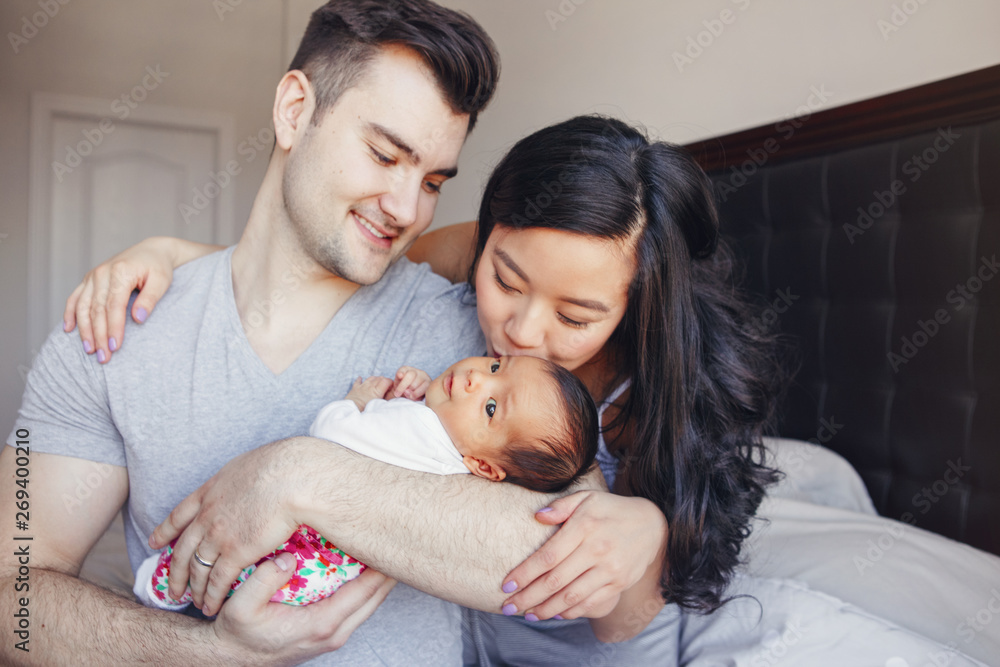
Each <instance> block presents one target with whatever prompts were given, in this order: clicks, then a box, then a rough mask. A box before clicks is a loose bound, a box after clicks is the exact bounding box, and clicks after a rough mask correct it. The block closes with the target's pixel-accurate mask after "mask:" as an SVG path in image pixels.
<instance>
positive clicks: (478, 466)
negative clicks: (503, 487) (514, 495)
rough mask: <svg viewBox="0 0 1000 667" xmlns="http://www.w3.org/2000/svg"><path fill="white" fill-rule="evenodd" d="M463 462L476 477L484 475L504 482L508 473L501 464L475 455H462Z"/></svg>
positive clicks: (489, 478)
mask: <svg viewBox="0 0 1000 667" xmlns="http://www.w3.org/2000/svg"><path fill="white" fill-rule="evenodd" d="M462 463H464V464H465V467H466V468H468V469H469V472H471V473H472V474H473V475H475V476H476V477H482V478H483V479H488V480H490V481H491V482H502V481H503V479H504V477H506V476H507V473H506V472H504V470H503V468H501V467H500V466H498V465H496V464H495V463H490V462H489V461H486V460H483V459H477V458H476V457H475V456H469V455H468V454H466V455H465V456H463V457H462Z"/></svg>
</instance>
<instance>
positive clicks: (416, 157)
mask: <svg viewBox="0 0 1000 667" xmlns="http://www.w3.org/2000/svg"><path fill="white" fill-rule="evenodd" d="M368 129H369V130H370V131H371V132H373V133H375V134H377V135H379V136H380V137H382V138H383V139H385V140H386V141H388V142H389V143H390V144H392V145H393V146H395V147H396V148H398V149H399V150H401V151H402V152H403V153H404V154H406V157H408V158H409V159H410V162H412V163H413V164H415V165H417V166H420V162H421V157H420V153H418V152H417V151H416V149H415V148H413V146H411V145H410V144H408V143H406V141H405V140H404V139H403V138H402V137H401V136H399V135H398V134H396V133H395V132H393V131H392V130H390V129H389V128H387V127H386V126H384V125H379V124H378V123H368ZM431 173H432V174H436V175H439V176H444V177H445V178H454V177H455V176H457V175H458V167H448V168H446V169H435V170H434V171H432V172H431Z"/></svg>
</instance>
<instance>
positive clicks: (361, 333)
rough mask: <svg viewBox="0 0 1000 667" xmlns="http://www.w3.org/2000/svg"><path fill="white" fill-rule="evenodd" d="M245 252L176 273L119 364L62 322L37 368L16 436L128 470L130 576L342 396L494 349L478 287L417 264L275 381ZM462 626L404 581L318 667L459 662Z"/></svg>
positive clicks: (270, 309)
mask: <svg viewBox="0 0 1000 667" xmlns="http://www.w3.org/2000/svg"><path fill="white" fill-rule="evenodd" d="M232 251H233V249H232V248H229V249H227V250H225V251H222V252H218V253H214V254H212V255H209V256H207V257H203V258H201V259H199V260H196V261H194V262H191V263H189V264H186V265H184V266H182V267H181V268H179V269H178V270H177V271H176V273H175V275H174V282H173V285H172V286H171V288H170V290H168V292H167V294H166V295H165V296H164V297H163V299H162V300H161V301H160V303H159V304H158V305H157V308H156V312H155V314H153V315H152V316H151V317H150V318H149V320H148V321H147V322H146V323H145V324H143V325H142V326H137V325H134V324H133V323H131V322H130V323H129V324H128V325H127V332H126V342H125V345H123V347H122V349H121V350H119V351H118V352H116V353H115V355H114V357H113V358H112V360H111V361H110V362H109V363H108V364H106V365H103V366H102V365H99V364H98V363H97V362H96V360H95V359H94V358H93V357H91V356H88V355H86V354H84V351H83V347H82V345H81V344H80V340H79V338H78V336H77V335H76V334H75V333H74V334H69V335H68V334H65V333H63V332H62V330H61V329H57V330H55V331H54V332H53V333H52V334H51V335H50V336H49V338H48V340H47V341H46V343H45V345H44V346H43V348H42V350H41V352H40V353H39V354H38V357H37V358H36V360H35V363H34V366H33V369H32V371H31V372H30V373H29V375H28V382H27V388H26V390H25V393H24V399H23V402H22V405H21V410H20V413H19V416H18V420H17V424H16V425H15V431H16V429H19V428H26V429H29V430H30V432H31V447H32V450H33V451H35V452H44V453H52V454H62V455H66V456H74V457H78V458H85V459H89V460H92V461H98V462H103V463H109V464H112V465H116V466H125V467H127V469H128V476H129V498H128V502H127V504H126V508H125V511H124V513H123V517H124V519H125V537H126V542H127V544H128V553H129V560H130V561H131V564H132V569H133V572H134V571H135V569H136V568H137V567H138V566H139V564H140V563H141V562H142V561H143V560H144V559H145V558H146V557H148V556H150V555H151V554H152V553H153V552H152V550H151V549H149V547H148V546H147V545H146V540H147V538H148V536H149V534H150V533H151V532H152V531H153V528H155V527H156V526H157V525H158V524H159V523H160V522H161V521H163V520H164V519H165V518H166V517H167V515H168V514H169V513H170V510H171V509H173V508H174V507H175V506H176V505H177V504H178V503H179V502H180V501H181V500H183V499H184V498H185V497H186V496H187V495H188V494H189V493H191V492H192V491H194V490H195V489H197V488H198V487H199V486H201V484H202V483H204V482H205V481H206V480H207V479H208V478H209V477H211V476H212V475H213V474H215V473H216V472H217V471H218V470H219V469H220V468H221V467H222V466H223V465H224V464H225V463H226V462H228V461H230V460H231V459H233V458H234V457H236V456H238V455H239V454H242V453H243V452H246V451H248V450H251V449H254V448H256V447H259V446H261V445H263V444H266V443H268V442H272V441H275V440H280V439H282V438H287V437H290V436H295V435H307V434H308V431H309V425H310V424H311V423H312V421H313V419H314V418H315V417H316V414H317V412H318V411H319V410H320V408H322V407H323V406H324V405H326V404H327V403H329V402H330V401H332V400H335V399H341V398H343V397H344V395H345V394H346V393H347V391H348V390H349V389H350V386H351V383H352V381H353V380H354V378H356V377H358V376H364V377H367V376H370V375H385V376H389V377H392V376H393V375H394V374H395V372H396V370H397V369H398V368H399V367H400V366H402V365H410V366H415V367H417V368H421V369H423V370H426V371H427V372H428V373H429V374H430V375H431V376H432V377H434V376H436V375H438V374H440V373H441V372H443V371H444V369H445V368H447V367H448V366H449V365H450V364H452V363H454V362H455V361H457V360H458V359H462V358H464V357H468V356H474V355H481V354H483V353H484V351H485V349H486V346H485V343H484V339H483V336H482V333H481V332H480V330H479V326H478V323H477V320H476V311H475V307H474V305H473V302H472V301H471V300H470V299H469V298H468V290H467V289H466V288H465V286H462V285H458V286H452V285H451V284H449V283H448V281H446V280H445V279H444V278H441V277H440V276H437V275H435V274H433V273H431V272H430V271H429V270H428V268H427V266H426V265H415V264H413V263H411V262H409V261H408V260H406V259H405V258H404V259H401V260H400V261H398V262H396V263H395V264H394V265H393V266H392V267H390V269H389V270H388V271H387V272H386V275H385V276H384V277H383V278H382V280H380V281H379V282H378V283H376V284H374V285H370V286H365V287H361V288H360V289H358V290H357V292H355V294H354V295H353V296H352V297H351V298H350V299H349V300H348V301H347V302H346V303H345V304H344V305H343V306H342V307H341V308H340V310H339V311H338V313H337V314H336V316H335V317H334V318H333V319H332V320H331V321H330V323H329V324H328V325H327V327H326V328H325V329H324V330H323V332H322V333H321V334H320V335H319V336H318V337H317V338H316V340H315V341H313V343H312V345H311V346H310V347H309V348H308V349H307V350H306V351H305V352H303V353H302V354H301V356H299V358H298V359H296V360H295V362H294V363H292V365H291V366H289V367H288V368H287V369H286V370H285V371H283V372H282V373H281V374H279V375H275V374H274V373H272V372H271V371H270V370H269V369H268V368H267V367H266V366H265V365H264V363H263V362H262V361H261V360H260V358H259V357H258V356H257V355H256V353H255V352H254V351H253V349H252V348H251V347H250V344H249V342H248V341H247V338H246V335H245V332H244V329H243V325H242V324H241V322H240V319H239V315H238V313H237V310H236V304H235V300H234V297H233V285H232V268H231V263H230V259H231V256H232ZM286 278H287V280H286V281H284V283H283V285H282V287H281V288H279V289H278V290H276V292H275V293H274V294H272V295H271V296H272V298H271V299H270V300H269V301H268V302H264V303H259V304H255V307H254V311H256V313H257V314H256V315H255V314H254V311H251V313H249V314H248V315H247V318H246V319H247V322H248V326H254V325H255V322H261V321H263V318H265V317H269V316H272V315H273V316H280V303H281V302H282V301H283V300H284V295H287V294H288V293H290V292H293V291H294V290H295V289H297V287H298V285H299V279H298V277H297V276H295V275H294V274H289V275H288V276H286ZM276 304H277V305H276ZM275 308H278V309H279V310H278V311H277V313H275V311H274V309H275ZM14 439H15V438H14V434H13V433H12V434H11V436H10V437H9V438H8V444H12V443H13V441H14ZM331 446H334V445H331ZM301 464H302V466H304V467H308V466H309V465H310V462H309V461H301ZM251 483H252V481H250V480H248V484H251ZM372 493H373V494H377V493H378V489H372ZM67 502H69V503H72V499H71V498H70V496H67ZM165 613H167V612H165ZM458 619H459V612H458V609H457V607H455V606H454V605H451V604H448V603H444V602H441V601H439V600H437V599H435V598H432V597H430V596H427V595H425V594H423V593H420V592H418V591H415V590H413V589H411V588H409V587H407V586H404V585H402V584H399V585H397V586H396V588H395V589H394V590H393V592H392V593H390V595H389V597H388V599H387V600H386V601H385V603H383V604H382V605H381V606H380V607H379V609H378V610H377V611H376V612H375V614H374V615H373V616H372V617H371V618H370V619H369V620H368V621H367V622H366V623H365V624H364V625H363V626H362V627H361V628H360V629H359V630H358V631H356V632H355V633H354V634H353V635H352V637H351V638H350V640H349V641H348V643H347V645H346V646H345V647H344V648H343V649H341V650H340V651H337V652H336V653H333V654H327V655H326V656H323V657H321V658H318V659H317V660H316V661H314V662H311V663H309V664H327V663H330V664H365V665H367V664H380V665H381V664H417V663H420V664H458V663H459V662H460V660H461V639H460V635H459V631H458V630H459V628H458ZM415 661H416V662H415Z"/></svg>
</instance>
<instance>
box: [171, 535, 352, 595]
mask: <svg viewBox="0 0 1000 667" xmlns="http://www.w3.org/2000/svg"><path fill="white" fill-rule="evenodd" d="M173 552H174V545H173V542H171V543H170V546H168V547H167V548H166V549H164V550H163V553H161V554H160V560H159V561H158V562H157V564H156V570H155V571H154V572H153V594H154V595H155V596H156V598H157V599H158V600H160V601H161V602H162V603H163V604H165V605H168V606H178V607H180V606H183V605H186V604H187V603H189V602H191V589H190V588H188V589H187V590H186V591H184V595H183V596H182V597H181V599H180V600H174V599H173V598H171V597H170V596H169V595H168V594H167V587H168V580H169V577H170V559H171V556H172V554H173ZM280 553H290V554H292V555H293V556H295V561H296V567H295V574H293V575H292V578H291V579H290V580H289V581H288V583H287V584H285V585H284V586H282V587H281V588H280V589H279V590H278V592H277V593H275V594H274V597H272V598H271V601H272V602H283V603H285V604H290V605H298V606H301V605H307V604H312V603H313V602H318V601H319V600H322V599H323V598H328V597H330V596H331V595H333V593H334V591H336V590H337V589H338V588H340V587H341V586H343V585H344V584H345V583H347V582H348V581H350V580H351V579H354V578H355V577H357V576H358V575H359V574H361V573H362V572H364V571H365V568H366V567H367V566H366V565H365V564H364V563H362V562H361V561H359V560H357V559H355V558H352V557H350V556H349V555H347V554H346V553H344V552H343V551H341V550H340V549H338V548H337V547H335V546H334V545H332V544H330V543H329V542H327V541H326V539H324V538H323V536H321V535H319V534H318V533H317V532H316V531H315V530H313V529H312V528H310V527H309V526H299V528H298V530H297V531H295V532H294V533H292V536H291V537H289V538H288V541H287V542H285V543H284V544H282V545H281V546H280V547H278V548H277V549H275V550H274V551H272V552H271V553H270V554H268V555H267V556H264V557H263V558H261V559H260V560H259V561H257V563H256V564H255V565H251V566H250V567H247V568H244V569H243V571H242V572H240V574H239V576H238V577H237V578H236V581H234V582H233V585H232V586H231V587H230V591H229V595H232V594H233V591H235V590H236V589H238V588H239V587H240V586H242V585H243V582H245V581H246V580H247V578H248V577H249V576H250V575H251V574H252V573H253V571H254V570H256V569H257V565H260V564H261V563H263V562H264V561H265V560H271V559H273V558H274V557H275V556H277V555H278V554H280Z"/></svg>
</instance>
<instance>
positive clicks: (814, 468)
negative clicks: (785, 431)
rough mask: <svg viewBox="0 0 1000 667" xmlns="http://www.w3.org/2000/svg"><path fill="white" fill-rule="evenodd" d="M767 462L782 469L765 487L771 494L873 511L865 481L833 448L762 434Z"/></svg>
mask: <svg viewBox="0 0 1000 667" xmlns="http://www.w3.org/2000/svg"><path fill="white" fill-rule="evenodd" d="M764 446H765V447H766V448H767V450H768V457H767V463H768V465H770V466H772V467H775V468H777V469H779V470H781V471H782V472H783V473H785V477H784V479H782V480H781V481H780V482H778V483H777V484H775V485H774V486H772V487H770V488H769V489H768V492H767V495H768V496H770V497H771V498H788V499H791V500H801V501H803V502H809V503H815V504H817V505H826V506H827V507H839V508H841V509H846V510H853V511H855V512H864V513H866V514H876V513H877V512H876V511H875V505H874V504H873V503H872V499H871V497H870V496H869V495H868V490H867V489H866V488H865V483H864V482H863V481H861V476H860V475H858V473H857V471H855V470H854V468H853V467H851V464H850V463H848V462H847V460H846V459H845V458H844V457H842V456H840V454H837V453H836V452H834V451H832V450H829V449H827V448H826V447H821V446H820V445H814V444H812V443H808V442H803V441H801V440H790V439H788V438H764Z"/></svg>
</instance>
